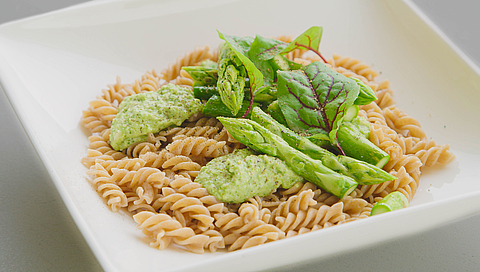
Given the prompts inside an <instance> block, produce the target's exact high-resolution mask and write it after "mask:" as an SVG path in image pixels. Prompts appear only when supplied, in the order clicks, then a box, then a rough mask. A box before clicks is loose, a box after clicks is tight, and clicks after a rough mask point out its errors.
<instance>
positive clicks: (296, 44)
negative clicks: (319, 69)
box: [280, 26, 327, 63]
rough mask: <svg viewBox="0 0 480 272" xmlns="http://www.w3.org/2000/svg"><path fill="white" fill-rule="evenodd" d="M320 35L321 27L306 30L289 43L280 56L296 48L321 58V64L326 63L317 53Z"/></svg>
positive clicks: (321, 32)
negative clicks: (306, 50) (309, 51)
mask: <svg viewBox="0 0 480 272" xmlns="http://www.w3.org/2000/svg"><path fill="white" fill-rule="evenodd" d="M322 34H323V27H321V26H312V27H310V28H309V29H307V30H306V31H305V32H303V33H302V34H300V36H298V37H297V38H295V40H293V41H292V42H291V43H289V44H288V46H287V47H285V48H284V49H283V50H282V51H281V52H280V54H282V55H283V54H287V53H289V52H292V51H293V50H295V49H298V48H303V49H308V50H311V51H313V52H315V54H317V55H318V56H319V57H320V58H322V60H323V62H325V63H326V62H327V61H326V60H325V59H324V58H323V57H322V55H321V54H320V52H319V51H318V48H319V45H320V40H321V39H322Z"/></svg>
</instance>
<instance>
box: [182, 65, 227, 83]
mask: <svg viewBox="0 0 480 272" xmlns="http://www.w3.org/2000/svg"><path fill="white" fill-rule="evenodd" d="M182 69H183V70H185V71H186V72H187V73H188V74H189V75H190V76H191V77H192V79H193V82H194V83H195V85H197V86H210V85H215V84H217V80H218V70H217V68H211V67H204V66H185V67H183V68H182Z"/></svg>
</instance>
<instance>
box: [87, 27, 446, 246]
mask: <svg viewBox="0 0 480 272" xmlns="http://www.w3.org/2000/svg"><path fill="white" fill-rule="evenodd" d="M278 39H279V40H281V41H284V42H290V41H291V38H289V37H286V36H282V37H279V38H278ZM305 53H306V51H305V50H300V49H296V50H295V51H293V52H290V53H289V54H287V55H286V56H287V58H288V59H290V60H293V61H295V62H297V63H302V64H308V63H310V62H312V61H315V60H318V59H317V58H318V57H311V56H309V55H308V54H305ZM217 59H218V51H217V50H216V49H215V50H210V48H209V47H207V46H205V47H198V48H195V50H193V51H191V52H187V53H186V54H185V55H184V56H181V57H179V58H178V59H177V60H176V61H175V62H174V63H173V64H171V65H170V66H169V67H168V68H167V69H165V70H163V71H161V72H160V73H158V72H156V71H155V70H152V71H149V72H146V73H145V74H144V75H143V76H142V77H141V78H140V79H138V80H136V81H135V82H133V83H122V82H121V79H120V78H117V81H116V83H114V84H112V85H109V86H108V87H107V88H106V89H104V90H102V91H101V94H100V95H99V96H98V97H97V98H96V99H95V100H93V101H91V102H90V104H89V107H88V109H86V110H85V111H83V117H82V120H81V122H82V124H83V125H84V126H85V128H87V129H88V130H89V131H90V132H91V133H92V134H91V136H90V137H89V138H88V139H89V142H90V144H89V147H88V149H87V151H86V156H85V157H84V158H82V160H81V162H82V164H83V165H84V166H85V167H86V168H88V170H87V174H88V175H89V176H90V177H91V179H90V180H91V183H92V186H93V188H94V189H95V190H96V191H97V192H98V194H99V195H100V196H101V197H102V198H104V200H105V202H106V204H107V205H108V206H109V207H110V209H111V210H112V211H114V212H115V211H118V210H119V209H126V210H127V211H128V212H130V213H131V214H132V216H133V219H134V220H135V222H136V223H137V224H138V228H139V229H140V230H141V231H142V232H143V233H144V234H145V235H146V236H148V237H149V238H150V240H151V243H150V246H152V247H155V248H158V249H165V248H167V247H168V246H169V245H170V244H175V245H177V246H180V247H183V248H185V249H186V250H188V251H191V252H194V253H204V252H205V250H206V251H209V252H215V251H217V250H218V249H226V250H228V251H234V250H239V249H244V248H248V247H252V246H256V245H260V244H264V243H268V242H272V241H276V240H280V239H284V238H286V237H291V236H296V235H300V234H303V233H307V232H311V231H316V230H320V229H323V228H328V227H332V226H335V225H338V224H344V223H347V222H351V221H354V220H358V219H362V218H367V217H369V216H370V211H371V209H372V207H373V205H374V204H375V203H377V202H378V201H380V200H381V199H382V198H383V197H385V196H386V195H388V194H389V193H391V192H394V191H398V192H401V193H402V194H404V195H405V196H406V197H407V198H408V199H409V200H411V199H412V198H413V197H414V195H415V192H416V190H417V188H418V185H419V182H420V176H421V171H422V168H423V167H429V166H433V165H436V164H446V163H449V162H450V161H452V160H453V158H454V155H453V154H452V152H451V151H450V149H449V145H448V144H446V145H437V144H436V143H435V142H434V141H433V140H432V139H430V138H427V136H426V133H425V132H424V131H423V130H422V128H421V126H420V124H419V122H418V121H417V120H415V119H414V118H413V117H411V116H409V115H408V114H406V113H405V112H403V111H402V110H401V109H399V108H398V107H397V106H396V104H395V101H394V99H393V91H392V89H391V87H390V83H389V82H388V81H381V82H377V81H376V77H377V76H378V73H377V72H376V71H375V70H373V69H372V68H371V67H370V66H368V65H366V64H365V63H363V62H361V61H359V60H357V59H354V58H350V57H344V56H340V55H333V57H332V59H330V60H329V61H328V66H330V67H331V68H332V69H333V70H335V71H337V72H338V73H340V74H343V75H345V76H347V77H355V78H358V79H360V80H361V81H363V82H364V83H365V84H367V85H368V86H370V87H371V88H372V90H373V91H374V92H375V94H376V95H377V97H378V100H376V101H374V102H372V103H370V104H368V105H365V106H361V107H360V112H359V115H361V116H363V117H365V118H366V119H367V120H368V121H369V122H370V129H371V133H370V141H371V142H373V143H374V144H375V145H377V146H378V147H380V148H381V149H382V150H384V151H385V152H387V153H388V154H389V155H390V160H389V161H388V163H387V164H386V165H385V166H384V167H383V169H384V170H385V171H387V172H389V173H390V174H392V175H394V176H396V177H397V179H396V180H392V181H387V182H384V183H381V184H375V185H359V186H358V187H357V188H356V189H355V190H354V191H353V192H352V193H351V194H350V195H349V196H347V197H345V198H343V199H341V200H340V199H338V198H337V197H335V196H333V195H332V194H330V193H327V192H325V191H323V190H322V189H320V188H318V187H317V186H316V185H314V184H312V183H310V182H306V183H297V184H296V185H295V186H293V187H292V188H290V189H287V190H285V189H278V190H277V191H276V192H274V193H271V194H270V195H268V196H266V197H258V196H257V197H253V198H249V199H248V200H247V201H245V202H244V203H242V204H226V203H222V202H220V201H218V200H217V199H216V198H215V197H214V196H212V195H210V194H209V193H208V191H207V190H206V189H205V188H203V187H202V185H201V184H199V183H196V182H195V178H196V177H197V175H198V173H199V171H200V169H201V167H203V166H205V165H206V163H207V162H208V161H210V160H211V159H213V158H216V157H219V156H223V155H225V154H229V153H231V152H233V151H234V150H236V149H240V148H244V147H245V146H244V145H243V144H241V143H239V142H238V141H236V140H235V139H233V138H232V137H231V136H230V135H229V134H228V132H227V131H226V129H224V128H223V125H222V124H221V123H220V122H219V121H218V120H216V119H215V118H209V117H205V116H202V115H201V114H195V115H193V116H191V117H190V118H189V119H188V120H186V121H185V122H184V123H183V124H182V125H181V126H179V127H173V128H168V129H165V130H163V131H160V132H159V133H156V134H153V133H151V134H150V135H149V136H148V138H147V140H146V141H145V142H142V143H136V144H133V145H131V146H130V147H128V148H127V149H126V150H124V151H122V152H119V151H115V150H114V149H113V148H112V147H111V146H110V144H109V135H110V127H111V124H112V120H113V119H114V118H115V116H116V114H117V111H118V105H119V104H120V103H121V102H122V100H123V99H124V98H125V97H127V96H130V95H133V94H138V93H143V92H150V91H156V90H157V89H159V88H160V87H161V86H163V85H165V84H167V83H173V84H177V85H180V86H189V87H191V86H192V84H193V80H192V78H191V77H190V76H189V74H188V73H187V72H185V71H184V70H182V69H181V68H182V67H184V66H192V65H198V63H199V62H201V61H204V60H213V61H217Z"/></svg>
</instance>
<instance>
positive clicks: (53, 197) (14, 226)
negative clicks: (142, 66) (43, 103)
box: [0, 0, 480, 271]
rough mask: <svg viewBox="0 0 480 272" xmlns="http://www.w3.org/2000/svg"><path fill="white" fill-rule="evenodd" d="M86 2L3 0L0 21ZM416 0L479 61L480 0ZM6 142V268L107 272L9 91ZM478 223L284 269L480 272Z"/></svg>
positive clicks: (2, 227) (1, 202) (0, 132)
mask: <svg viewBox="0 0 480 272" xmlns="http://www.w3.org/2000/svg"><path fill="white" fill-rule="evenodd" d="M82 2H86V1H82V0H41V1H40V0H0V24H1V23H4V22H8V21H12V20H17V19H21V18H25V17H28V16H32V15H36V14H41V13H45V12H48V11H51V10H56V9H60V8H64V7H68V6H72V5H75V4H79V3H82ZM414 3H416V4H417V5H418V6H419V7H420V8H421V9H422V10H423V11H424V12H425V13H426V15H427V16H429V17H430V18H431V19H432V20H433V22H434V23H435V24H437V26H438V27H439V28H440V29H441V30H442V31H443V32H444V33H445V34H447V36H448V37H449V38H450V39H452V40H453V41H454V42H455V43H456V44H457V45H458V46H459V47H460V48H461V49H462V50H463V51H464V53H466V54H467V56H469V57H470V58H471V59H472V60H473V61H474V63H475V64H476V65H477V66H480V17H479V15H478V12H479V11H480V1H468V0H461V1H435V0H414ZM0 89H1V86H0ZM0 139H1V140H0V271H102V268H101V266H100V265H99V263H98V261H97V260H96V259H95V256H94V255H93V254H92V252H91V251H90V249H89V247H88V245H87V244H86V242H85V240H84V239H83V237H82V235H81V234H80V232H79V231H78V229H77V227H76V225H75V224H74V222H73V220H72V218H71V217H70V215H69V213H68V211H67V209H66V207H65V205H64V204H63V202H62V200H61V198H60V196H59V195H58V192H57V191H56V189H55V187H54V185H53V183H52V180H51V179H50V176H49V175H48V173H47V171H46V169H45V167H44V166H43V164H42V162H41V160H40V159H39V157H38V155H37V154H36V153H35V150H34V148H33V146H32V144H31V143H30V141H29V139H28V137H27V135H26V134H25V132H24V130H23V128H22V126H21V124H20V123H19V121H18V119H17V117H16V115H15V112H14V111H13V109H12V107H11V105H10V103H9V101H8V100H7V98H6V96H5V93H4V91H3V89H2V90H1V91H0ZM25 166H26V168H25ZM479 227H480V214H479V215H475V216H472V217H469V218H466V219H463V220H459V221H456V222H452V223H450V224H448V225H444V226H439V227H438V228H436V229H433V230H430V231H428V232H423V233H419V234H415V235H413V236H410V237H405V238H402V239H401V240H398V241H394V242H391V243H386V244H380V245H376V246H372V247H368V248H364V249H362V250H357V251H353V252H346V253H345V254H342V255H339V256H334V257H332V258H329V259H327V260H323V261H321V262H312V263H307V264H302V265H295V266H292V267H285V268H284V269H282V271H297V270H303V271H480V232H479V231H478V230H479V229H480V228H479ZM160 254H161V253H160ZM276 271H279V270H276Z"/></svg>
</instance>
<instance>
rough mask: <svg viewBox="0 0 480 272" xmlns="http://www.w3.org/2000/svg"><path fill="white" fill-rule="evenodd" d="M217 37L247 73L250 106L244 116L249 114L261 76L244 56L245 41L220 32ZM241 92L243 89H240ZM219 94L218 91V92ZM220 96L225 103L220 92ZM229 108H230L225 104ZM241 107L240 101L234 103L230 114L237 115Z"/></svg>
mask: <svg viewBox="0 0 480 272" xmlns="http://www.w3.org/2000/svg"><path fill="white" fill-rule="evenodd" d="M218 36H219V37H220V38H221V39H223V40H224V41H225V42H226V43H227V44H228V45H229V46H230V48H231V49H232V51H233V52H234V53H235V55H236V56H237V57H238V59H239V60H240V61H241V62H242V64H243V66H244V67H245V70H246V71H247V74H248V78H249V82H250V97H251V98H250V106H249V108H248V110H247V111H246V112H245V115H246V114H248V113H249V111H250V109H251V107H252V104H253V99H254V93H255V90H256V89H258V88H260V87H262V85H263V74H262V72H260V70H258V68H257V67H255V64H253V62H252V61H251V60H250V59H249V58H248V57H247V56H246V54H247V50H246V48H247V47H246V44H247V42H245V41H246V40H245V39H243V40H242V39H236V38H235V37H234V36H229V35H226V34H222V33H221V32H220V31H218ZM242 91H243V88H242ZM219 92H220V90H219ZM220 96H221V97H222V101H223V103H225V101H224V98H223V96H222V92H220ZM242 100H243V94H242ZM225 105H227V106H228V107H229V108H230V106H229V105H228V104H227V103H225ZM241 105H242V101H241V100H240V101H236V102H235V106H236V107H235V112H234V111H233V109H232V108H230V109H231V110H232V113H234V115H235V114H237V113H238V111H239V110H240V108H241Z"/></svg>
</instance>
